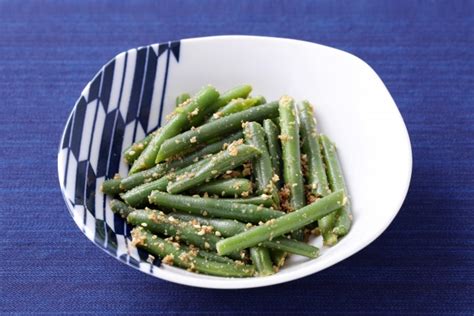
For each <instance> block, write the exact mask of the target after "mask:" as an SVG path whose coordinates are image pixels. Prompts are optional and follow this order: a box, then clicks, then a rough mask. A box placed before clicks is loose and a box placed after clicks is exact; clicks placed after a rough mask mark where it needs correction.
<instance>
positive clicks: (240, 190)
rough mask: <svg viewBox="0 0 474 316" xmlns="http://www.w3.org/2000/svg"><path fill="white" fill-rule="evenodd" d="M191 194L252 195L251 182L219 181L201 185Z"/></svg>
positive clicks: (231, 179)
mask: <svg viewBox="0 0 474 316" xmlns="http://www.w3.org/2000/svg"><path fill="white" fill-rule="evenodd" d="M193 192H196V193H201V194H203V193H207V194H215V195H219V196H229V197H237V196H241V195H242V194H247V195H248V194H249V193H252V182H251V181H250V180H248V179H245V178H230V179H220V180H215V181H212V182H209V183H204V184H201V185H200V186H198V187H196V188H194V189H193Z"/></svg>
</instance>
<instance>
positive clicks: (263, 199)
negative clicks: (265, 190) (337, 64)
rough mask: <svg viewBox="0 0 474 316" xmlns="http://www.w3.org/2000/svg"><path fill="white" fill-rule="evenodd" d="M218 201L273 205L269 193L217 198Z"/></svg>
mask: <svg viewBox="0 0 474 316" xmlns="http://www.w3.org/2000/svg"><path fill="white" fill-rule="evenodd" d="M219 200H220V201H231V202H233V203H241V204H255V205H261V206H265V207H271V206H273V200H272V197H271V196H270V195H266V194H262V195H259V196H251V197H248V198H240V199H219Z"/></svg>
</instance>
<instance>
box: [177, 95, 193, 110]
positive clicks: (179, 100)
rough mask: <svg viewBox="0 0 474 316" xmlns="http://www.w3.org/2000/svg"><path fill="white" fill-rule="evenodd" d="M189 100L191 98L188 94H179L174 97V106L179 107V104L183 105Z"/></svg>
mask: <svg viewBox="0 0 474 316" xmlns="http://www.w3.org/2000/svg"><path fill="white" fill-rule="evenodd" d="M189 99H191V96H190V95H189V93H186V92H184V93H181V94H180V95H178V96H177V97H176V103H175V104H176V106H177V107H178V106H180V105H181V104H183V103H184V102H186V101H188V100H189Z"/></svg>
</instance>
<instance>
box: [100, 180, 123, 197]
mask: <svg viewBox="0 0 474 316" xmlns="http://www.w3.org/2000/svg"><path fill="white" fill-rule="evenodd" d="M121 181H122V180H121V179H120V178H118V177H116V178H113V179H109V180H105V181H104V182H102V185H101V187H100V190H101V191H102V192H104V193H105V194H108V195H111V196H115V195H117V194H119V193H120V191H121V190H120V183H121Z"/></svg>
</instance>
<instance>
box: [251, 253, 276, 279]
mask: <svg viewBox="0 0 474 316" xmlns="http://www.w3.org/2000/svg"><path fill="white" fill-rule="evenodd" d="M250 258H251V259H252V263H253V264H254V265H255V268H256V269H257V274H258V275H259V276H267V275H271V274H274V273H275V271H273V264H272V258H271V257H270V252H269V251H268V249H267V248H264V247H252V248H250Z"/></svg>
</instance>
